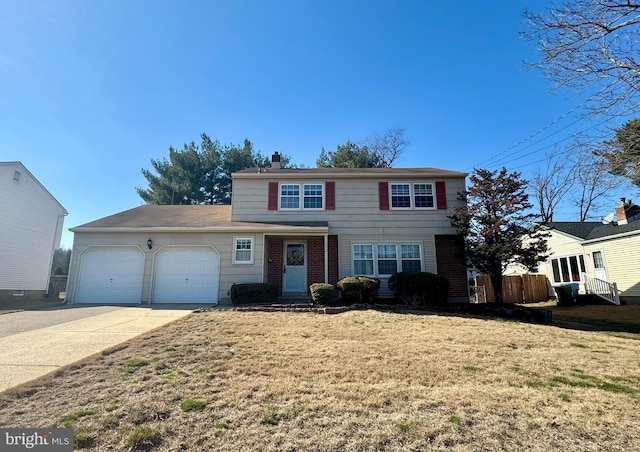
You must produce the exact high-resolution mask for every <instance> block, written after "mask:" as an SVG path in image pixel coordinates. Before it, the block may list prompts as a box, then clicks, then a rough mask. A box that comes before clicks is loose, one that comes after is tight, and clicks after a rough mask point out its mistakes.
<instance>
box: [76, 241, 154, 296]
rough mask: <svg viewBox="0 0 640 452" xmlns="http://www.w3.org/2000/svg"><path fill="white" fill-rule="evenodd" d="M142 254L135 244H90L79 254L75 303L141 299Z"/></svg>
mask: <svg viewBox="0 0 640 452" xmlns="http://www.w3.org/2000/svg"><path fill="white" fill-rule="evenodd" d="M143 274H144V254H143V253H142V251H140V249H139V248H137V247H134V246H123V247H113V248H99V247H98V248H92V249H90V250H89V251H87V252H86V253H85V254H83V255H82V262H81V268H80V282H79V283H78V296H77V302H78V303H107V304H124V303H140V302H141V300H142V278H143Z"/></svg>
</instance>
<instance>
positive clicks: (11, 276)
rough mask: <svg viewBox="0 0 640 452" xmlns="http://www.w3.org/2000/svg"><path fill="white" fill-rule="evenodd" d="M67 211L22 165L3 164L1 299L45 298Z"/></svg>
mask: <svg viewBox="0 0 640 452" xmlns="http://www.w3.org/2000/svg"><path fill="white" fill-rule="evenodd" d="M66 215H67V211H66V210H65V209H64V207H62V205H61V204H60V203H59V202H58V201H57V200H56V199H55V198H54V197H53V196H52V195H51V193H49V191H48V190H47V189H46V188H45V187H44V186H43V185H42V184H41V183H40V182H39V181H38V179H36V178H35V177H34V176H33V174H31V173H30V172H29V170H27V168H25V166H24V165H23V164H22V163H20V162H0V299H3V300H7V299H14V297H19V296H25V295H26V296H37V295H43V294H45V293H46V292H47V291H48V288H49V277H50V273H51V263H52V261H53V252H54V250H55V249H56V248H59V247H60V238H61V236H62V226H63V223H64V217H65V216H66Z"/></svg>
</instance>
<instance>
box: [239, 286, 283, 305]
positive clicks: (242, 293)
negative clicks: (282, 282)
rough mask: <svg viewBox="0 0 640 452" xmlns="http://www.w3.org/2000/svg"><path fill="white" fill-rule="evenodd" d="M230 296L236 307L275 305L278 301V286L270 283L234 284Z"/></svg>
mask: <svg viewBox="0 0 640 452" xmlns="http://www.w3.org/2000/svg"><path fill="white" fill-rule="evenodd" d="M229 294H230V295H231V302H232V303H233V304H234V305H238V304H243V303H275V301H276V300H277V299H278V285H277V284H270V283H248V284H233V285H232V286H231V290H230V292H229Z"/></svg>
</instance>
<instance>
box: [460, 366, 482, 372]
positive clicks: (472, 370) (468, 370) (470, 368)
mask: <svg viewBox="0 0 640 452" xmlns="http://www.w3.org/2000/svg"><path fill="white" fill-rule="evenodd" d="M463 369H464V370H466V371H467V372H478V371H480V370H482V369H480V368H479V367H476V366H464V367H463Z"/></svg>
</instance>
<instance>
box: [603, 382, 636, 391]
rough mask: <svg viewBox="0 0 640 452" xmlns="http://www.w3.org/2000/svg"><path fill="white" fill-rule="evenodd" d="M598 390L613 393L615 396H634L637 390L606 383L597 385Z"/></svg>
mask: <svg viewBox="0 0 640 452" xmlns="http://www.w3.org/2000/svg"><path fill="white" fill-rule="evenodd" d="M598 388H599V389H602V390H604V391H609V392H615V393H616V394H635V393H637V392H638V390H637V389H634V388H631V387H629V386H625V385H619V384H616V383H609V382H606V381H602V382H600V383H598Z"/></svg>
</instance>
